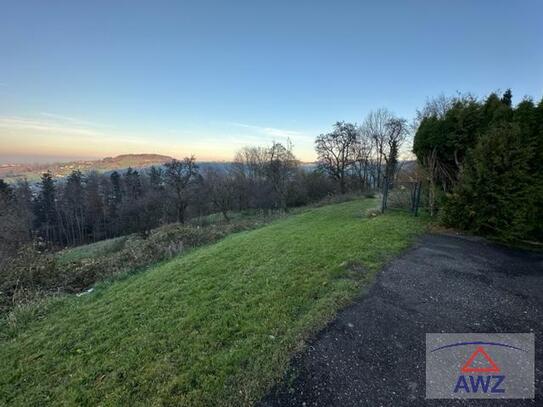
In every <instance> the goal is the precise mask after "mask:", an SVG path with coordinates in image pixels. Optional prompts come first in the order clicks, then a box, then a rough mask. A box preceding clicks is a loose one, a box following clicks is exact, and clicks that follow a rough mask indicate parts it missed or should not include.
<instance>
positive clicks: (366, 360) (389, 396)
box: [260, 235, 543, 407]
mask: <svg viewBox="0 0 543 407" xmlns="http://www.w3.org/2000/svg"><path fill="white" fill-rule="evenodd" d="M435 332H450V333H455V332H456V333H464V332H480V333H491V332H500V333H503V332H533V333H534V334H535V346H536V372H535V376H536V384H535V386H536V399H535V400H493V401H489V400H426V399H425V334H426V333H435ZM260 404H261V405H262V406H308V407H309V406H341V407H347V406H394V407H398V406H421V405H422V406H424V405H429V406H449V405H450V406H457V405H467V406H490V405H492V406H501V405H507V406H536V405H539V406H543V255H541V254H534V253H529V252H524V251H519V250H511V249H506V248H503V247H501V246H497V245H494V244H491V243H489V242H486V241H484V240H482V239H477V238H468V237H461V236H448V235H426V236H423V237H422V238H421V239H420V240H419V242H418V244H417V245H415V247H413V248H411V249H410V250H408V251H407V252H405V253H404V254H403V255H401V256H400V257H398V258H397V259H395V260H394V261H392V262H391V263H390V264H389V265H388V266H387V267H385V269H384V270H383V271H382V272H381V273H380V274H379V276H378V278H377V280H376V282H375V284H374V285H373V287H372V288H371V289H370V291H369V293H368V294H367V295H365V296H363V297H361V298H360V299H359V300H358V301H356V302H355V303H354V304H353V305H352V306H350V307H349V308H347V309H345V310H343V311H342V312H340V313H339V315H338V316H337V318H336V319H335V320H334V321H333V322H332V323H330V324H329V325H328V326H327V327H326V328H325V329H324V330H323V331H321V332H320V333H319V334H318V335H317V336H316V337H315V338H314V339H313V340H312V341H311V342H310V343H309V344H308V346H307V349H306V351H305V352H303V353H302V354H300V355H298V356H296V357H295V358H294V360H293V362H292V366H291V368H290V370H289V373H288V374H287V375H286V376H285V379H284V381H283V383H281V384H280V385H278V386H276V388H274V389H273V390H272V391H271V392H270V393H269V394H268V396H267V397H266V398H265V399H264V400H262V401H261V403H260Z"/></svg>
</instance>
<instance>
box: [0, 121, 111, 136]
mask: <svg viewBox="0 0 543 407" xmlns="http://www.w3.org/2000/svg"><path fill="white" fill-rule="evenodd" d="M0 128H4V129H7V130H34V131H40V132H48V133H57V134H58V133H61V134H78V135H85V136H103V133H101V132H99V131H97V130H95V129H89V128H85V127H79V126H65V125H62V124H59V123H53V122H49V121H43V120H35V119H27V118H22V117H0Z"/></svg>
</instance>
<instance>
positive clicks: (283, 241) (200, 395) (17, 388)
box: [0, 199, 425, 406]
mask: <svg viewBox="0 0 543 407" xmlns="http://www.w3.org/2000/svg"><path fill="white" fill-rule="evenodd" d="M373 206H376V200H373V199H367V200H357V201H351V202H347V203H342V204H336V205H329V206H325V207H321V208H315V209H310V210H308V211H306V212H303V213H301V214H297V215H293V216H290V217H287V218H285V219H281V220H278V221H275V222H273V223H271V224H270V225H267V226H264V227H262V228H260V229H257V230H253V231H248V232H241V233H237V234H233V235H230V236H228V237H226V238H225V239H223V240H222V241H220V242H218V243H216V244H214V245H211V246H206V247H202V248H198V249H195V250H194V251H192V252H190V253H188V254H187V255H184V256H180V257H177V258H175V259H173V260H171V261H168V262H163V263H161V264H159V265H157V266H155V267H152V268H150V269H149V270H148V271H146V272H142V273H140V274H136V275H132V276H129V277H127V278H125V279H123V280H120V281H115V282H112V283H108V284H102V285H99V286H98V287H97V288H96V289H95V291H94V292H93V293H91V294H88V295H85V296H81V297H75V296H70V297H67V298H64V299H62V300H60V301H58V300H57V301H55V302H54V303H53V304H52V305H51V306H49V308H48V309H47V311H46V312H45V313H44V315H43V316H42V317H41V318H40V319H39V320H35V321H32V322H30V323H27V324H21V326H19V327H16V328H13V327H12V328H10V329H7V328H6V325H3V328H2V329H5V332H4V334H3V338H2V339H1V341H0V404H2V405H24V406H29V405H44V404H48V403H50V404H54V405H145V406H147V405H183V406H185V405H189V406H207V405H210V406H212V405H235V406H238V405H250V404H251V403H252V402H254V401H255V400H258V399H259V398H260V397H261V396H262V395H263V393H264V392H265V391H266V390H267V389H268V388H269V386H270V385H272V384H273V383H274V382H276V381H277V380H279V379H280V378H281V377H282V375H283V373H284V372H285V369H286V367H287V366H288V362H289V359H290V357H291V356H292V354H293V352H296V351H298V350H300V349H302V347H303V344H304V340H305V339H307V338H308V336H309V335H311V334H312V333H314V332H315V331H316V330H318V329H319V328H322V327H323V326H324V324H325V323H326V322H327V321H329V320H330V319H331V318H332V317H333V315H334V313H335V312H336V311H337V310H338V309H339V308H340V307H342V306H344V305H345V304H347V303H348V302H349V301H350V300H352V299H353V297H355V296H356V295H357V294H358V293H359V292H360V288H361V287H363V286H365V285H367V284H368V283H369V282H370V281H371V280H372V278H373V275H374V274H375V271H376V270H378V268H379V267H381V266H382V265H383V263H384V261H386V260H387V259H388V258H389V257H390V256H392V255H394V254H397V253H398V252H399V251H401V250H402V249H404V248H406V247H407V246H408V245H409V242H410V241H411V240H412V238H413V237H414V235H416V234H418V233H420V232H422V231H423V230H424V227H425V226H424V223H423V222H422V221H420V220H419V219H417V218H413V217H412V216H409V215H407V214H402V213H392V214H387V215H384V216H378V217H376V218H373V219H367V218H365V217H364V211H365V209H367V208H370V207H373ZM353 264H361V265H363V266H364V269H365V271H362V270H361V269H360V267H354V268H353V267H350V266H351V265H353Z"/></svg>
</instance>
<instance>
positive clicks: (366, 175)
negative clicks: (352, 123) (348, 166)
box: [353, 132, 375, 191]
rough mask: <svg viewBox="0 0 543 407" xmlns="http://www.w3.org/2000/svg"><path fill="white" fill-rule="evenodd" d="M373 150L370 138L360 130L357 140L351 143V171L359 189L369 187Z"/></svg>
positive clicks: (372, 165)
mask: <svg viewBox="0 0 543 407" xmlns="http://www.w3.org/2000/svg"><path fill="white" fill-rule="evenodd" d="M374 151H375V150H374V147H373V143H372V142H371V140H370V139H369V138H368V137H366V136H365V135H364V134H363V133H362V132H359V135H358V138H357V141H356V143H355V144H353V172H354V175H355V176H356V178H357V179H358V185H359V188H360V190H361V191H364V190H368V189H369V188H370V184H371V180H370V177H371V174H372V169H373V167H374V163H373V153H374Z"/></svg>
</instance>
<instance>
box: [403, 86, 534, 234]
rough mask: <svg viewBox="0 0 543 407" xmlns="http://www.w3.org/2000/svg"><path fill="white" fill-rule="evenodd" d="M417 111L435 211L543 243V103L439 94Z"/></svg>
mask: <svg viewBox="0 0 543 407" xmlns="http://www.w3.org/2000/svg"><path fill="white" fill-rule="evenodd" d="M417 116H418V121H419V123H420V124H419V126H418V130H417V132H416V134H415V138H414V144H413V151H414V153H415V154H416V156H417V160H418V162H419V164H420V165H421V166H422V167H423V168H424V169H425V171H426V174H427V179H428V182H429V192H430V212H431V213H432V214H436V213H437V214H439V216H440V217H441V220H442V221H443V223H445V225H447V226H453V227H457V228H461V229H465V230H470V231H473V232H475V233H478V234H483V235H487V236H492V237H496V238H498V239H501V240H530V241H532V240H539V241H542V240H543V216H542V215H543V100H542V101H540V102H539V103H538V104H537V105H536V104H535V103H534V102H533V100H532V99H530V98H525V99H524V100H523V101H521V102H520V103H519V104H518V105H517V106H515V107H514V106H513V105H512V93H511V90H507V91H505V92H504V93H503V94H502V95H501V96H500V95H498V94H497V93H492V94H490V95H489V96H488V97H487V98H486V99H484V100H479V99H477V98H476V97H474V96H472V95H460V96H457V97H453V98H446V97H443V96H441V97H438V98H436V99H433V100H430V101H429V102H428V103H427V104H426V106H425V107H424V108H423V109H422V110H421V111H419V112H418V115H417Z"/></svg>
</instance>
